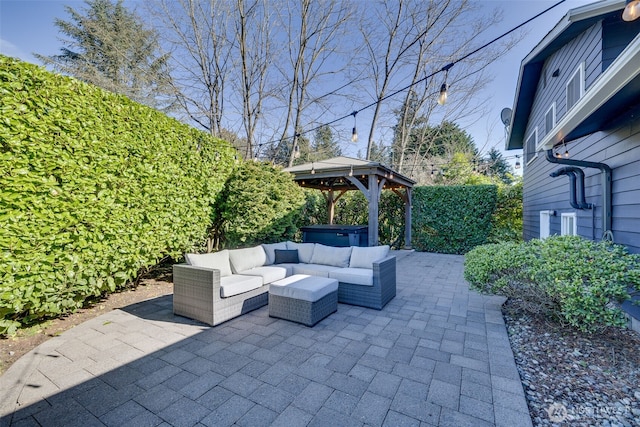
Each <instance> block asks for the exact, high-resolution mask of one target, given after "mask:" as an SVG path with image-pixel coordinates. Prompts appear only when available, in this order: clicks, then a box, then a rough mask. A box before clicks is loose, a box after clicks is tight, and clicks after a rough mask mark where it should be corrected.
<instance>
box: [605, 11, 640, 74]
mask: <svg viewBox="0 0 640 427" xmlns="http://www.w3.org/2000/svg"><path fill="white" fill-rule="evenodd" d="M621 23H622V18H621V17H620V16H618V15H616V16H612V17H609V18H607V19H605V20H604V21H603V23H602V71H604V70H606V69H607V68H608V67H609V65H611V63H612V62H613V61H614V60H615V59H616V58H617V57H618V55H620V53H621V52H622V51H623V50H624V49H625V48H626V47H627V45H628V44H629V43H630V42H631V40H633V38H634V37H635V36H637V35H638V33H640V21H639V20H636V21H633V22H625V23H623V24H622V25H621Z"/></svg>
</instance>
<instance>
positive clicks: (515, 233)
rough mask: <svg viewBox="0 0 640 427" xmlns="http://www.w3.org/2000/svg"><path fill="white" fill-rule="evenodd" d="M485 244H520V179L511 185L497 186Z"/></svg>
mask: <svg viewBox="0 0 640 427" xmlns="http://www.w3.org/2000/svg"><path fill="white" fill-rule="evenodd" d="M487 242H488V243H500V242H522V179H520V181H519V182H517V183H515V184H513V185H498V198H497V201H496V209H495V211H494V213H493V218H492V220H491V233H490V234H489V237H488V238H487Z"/></svg>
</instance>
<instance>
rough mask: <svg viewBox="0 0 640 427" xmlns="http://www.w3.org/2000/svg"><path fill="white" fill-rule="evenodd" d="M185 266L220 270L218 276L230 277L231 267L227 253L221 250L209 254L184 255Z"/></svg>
mask: <svg viewBox="0 0 640 427" xmlns="http://www.w3.org/2000/svg"><path fill="white" fill-rule="evenodd" d="M184 258H185V260H186V261H187V264H189V265H193V266H195V267H206V268H215V269H216V270H220V276H221V277H225V276H231V266H230V265H229V251H228V250H226V249H225V250H222V251H220V252H213V253H210V254H185V255H184Z"/></svg>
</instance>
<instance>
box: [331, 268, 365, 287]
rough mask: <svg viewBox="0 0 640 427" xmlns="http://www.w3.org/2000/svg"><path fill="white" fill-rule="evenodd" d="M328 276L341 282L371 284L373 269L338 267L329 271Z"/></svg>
mask: <svg viewBox="0 0 640 427" xmlns="http://www.w3.org/2000/svg"><path fill="white" fill-rule="evenodd" d="M329 278H331V279H336V280H337V281H338V282H342V283H352V284H354V285H362V286H373V269H369V268H339V269H337V270H333V271H331V272H329Z"/></svg>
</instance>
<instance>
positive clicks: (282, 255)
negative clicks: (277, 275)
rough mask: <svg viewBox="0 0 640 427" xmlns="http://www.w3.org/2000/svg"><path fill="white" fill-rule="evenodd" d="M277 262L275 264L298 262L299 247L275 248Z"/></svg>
mask: <svg viewBox="0 0 640 427" xmlns="http://www.w3.org/2000/svg"><path fill="white" fill-rule="evenodd" d="M274 252H275V262H274V264H298V263H299V262H300V260H299V259H298V250H297V249H275V250H274Z"/></svg>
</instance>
